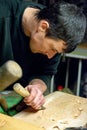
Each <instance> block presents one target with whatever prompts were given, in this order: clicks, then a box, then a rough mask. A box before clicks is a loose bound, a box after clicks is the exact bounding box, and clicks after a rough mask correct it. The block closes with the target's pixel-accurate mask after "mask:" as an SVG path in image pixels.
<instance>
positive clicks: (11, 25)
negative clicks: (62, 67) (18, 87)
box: [0, 0, 86, 110]
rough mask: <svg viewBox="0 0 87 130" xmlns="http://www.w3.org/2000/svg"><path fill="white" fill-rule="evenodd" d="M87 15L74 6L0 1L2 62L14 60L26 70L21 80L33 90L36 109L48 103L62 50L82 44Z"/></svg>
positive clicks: (29, 101)
mask: <svg viewBox="0 0 87 130" xmlns="http://www.w3.org/2000/svg"><path fill="white" fill-rule="evenodd" d="M85 28H86V18H85V16H84V15H83V13H82V11H81V10H80V9H79V8H77V7H76V6H75V5H70V4H68V3H65V2H59V3H56V4H55V5H52V6H51V7H49V8H45V7H43V6H42V5H39V4H35V3H30V2H29V1H24V0H0V65H2V64H3V63H4V62H6V61H7V60H15V61H16V62H17V63H18V64H19V65H20V66H21V67H22V70H23V77H22V78H21V79H20V80H19V82H20V83H21V84H22V85H23V86H24V87H26V89H27V90H28V91H29V92H30V96H29V97H26V98H25V99H24V102H25V103H26V104H27V105H30V106H31V107H32V108H33V109H36V110H37V109H39V108H40V107H41V106H42V105H43V104H44V102H45V100H44V95H43V94H44V92H45V91H46V89H47V87H49V83H50V80H51V77H52V75H54V74H55V73H56V72H57V67H58V64H59V61H60V57H61V53H65V52H71V51H73V50H74V49H75V48H76V46H77V45H78V44H79V43H81V41H82V39H83V37H84V33H85Z"/></svg>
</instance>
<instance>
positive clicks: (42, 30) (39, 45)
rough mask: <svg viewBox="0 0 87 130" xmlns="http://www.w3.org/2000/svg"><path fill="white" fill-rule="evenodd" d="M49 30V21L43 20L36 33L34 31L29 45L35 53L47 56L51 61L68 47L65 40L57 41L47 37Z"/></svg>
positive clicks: (35, 30)
mask: <svg viewBox="0 0 87 130" xmlns="http://www.w3.org/2000/svg"><path fill="white" fill-rule="evenodd" d="M48 28H49V23H48V22H47V21H44V20H41V21H40V22H39V23H38V25H37V26H36V28H35V29H34V31H32V34H31V36H30V39H31V40H30V44H29V45H30V48H31V51H32V52H33V53H41V54H43V55H47V57H48V58H49V59H50V58H52V57H53V56H54V55H55V54H56V53H62V52H64V49H65V48H66V45H65V42H64V41H63V40H60V39H58V40H55V39H52V38H48V37H46V31H47V29H48Z"/></svg>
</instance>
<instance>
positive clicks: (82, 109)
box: [14, 91, 87, 130]
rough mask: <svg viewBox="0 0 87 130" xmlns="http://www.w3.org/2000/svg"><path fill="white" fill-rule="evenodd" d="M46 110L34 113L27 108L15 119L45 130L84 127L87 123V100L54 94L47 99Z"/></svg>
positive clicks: (64, 94)
mask: <svg viewBox="0 0 87 130" xmlns="http://www.w3.org/2000/svg"><path fill="white" fill-rule="evenodd" d="M45 98H46V103H45V104H44V106H45V107H46V109H45V110H40V111H38V112H32V111H31V108H27V109H25V110H23V111H22V112H20V113H18V114H17V115H15V116H14V118H18V119H21V120H23V121H26V122H29V123H33V124H35V125H38V126H40V127H42V128H44V129H45V130H63V129H65V128H67V127H79V126H84V125H85V124H86V123H87V99H86V98H81V97H79V96H74V95H70V94H67V93H63V92H58V91H56V92H53V93H51V94H49V95H47V96H46V97H45Z"/></svg>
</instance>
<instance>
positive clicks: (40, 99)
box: [24, 84, 45, 110]
mask: <svg viewBox="0 0 87 130" xmlns="http://www.w3.org/2000/svg"><path fill="white" fill-rule="evenodd" d="M26 89H27V90H28V91H29V93H30V95H29V96H28V97H25V98H24V102H25V103H26V105H29V106H31V107H32V108H33V109H35V110H38V109H40V108H41V106H42V105H43V104H44V103H45V98H44V96H43V93H42V92H41V90H40V89H39V87H38V84H36V85H28V86H27V87H26Z"/></svg>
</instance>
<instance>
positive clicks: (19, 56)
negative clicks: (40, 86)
mask: <svg viewBox="0 0 87 130" xmlns="http://www.w3.org/2000/svg"><path fill="white" fill-rule="evenodd" d="M26 7H33V8H39V9H42V8H44V6H42V5H40V4H36V3H32V2H29V1H24V0H0V65H2V64H3V63H4V62H6V61H7V60H14V61H16V62H17V63H18V64H19V65H20V66H21V67H22V70H23V77H22V78H21V79H20V80H19V82H20V83H21V84H22V85H23V86H26V85H27V84H28V83H29V81H30V80H31V79H33V78H40V79H42V80H43V81H44V82H45V83H46V84H47V85H48V83H49V81H50V79H51V76H52V75H54V74H55V73H56V72H57V67H58V64H59V61H60V54H57V55H55V56H54V57H53V58H52V59H48V58H47V56H45V55H42V54H38V53H37V54H34V53H32V52H31V50H30V48H29V37H26V35H25V34H24V32H23V30H22V26H21V21H22V20H21V19H22V15H23V12H24V10H25V8H26Z"/></svg>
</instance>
